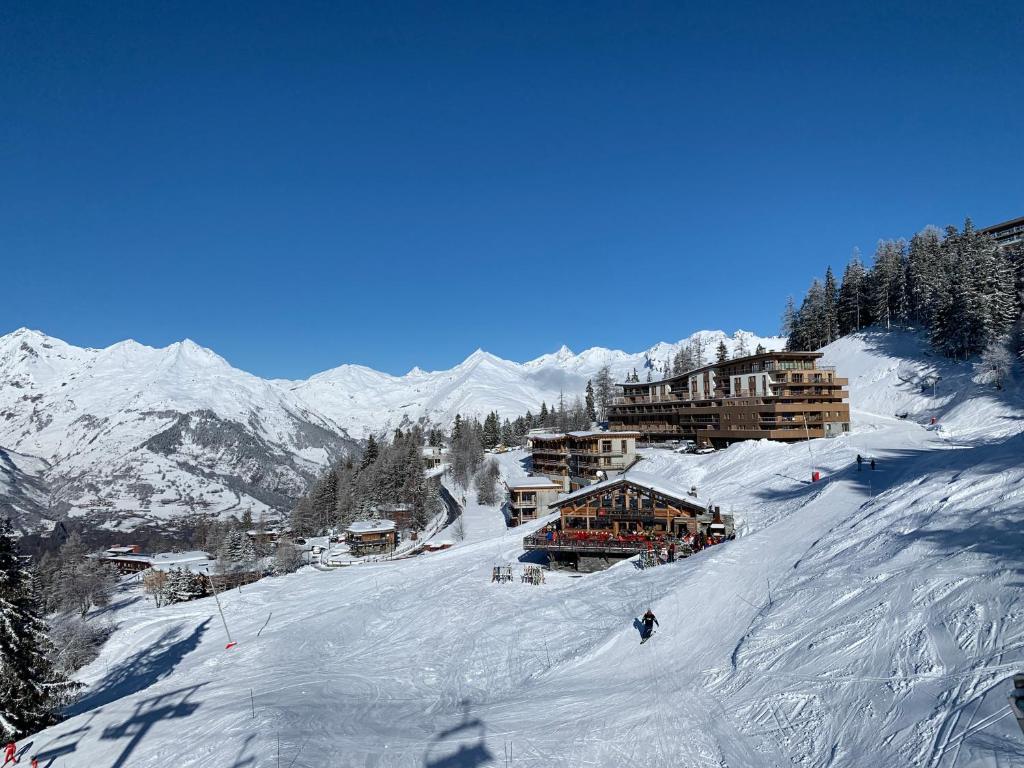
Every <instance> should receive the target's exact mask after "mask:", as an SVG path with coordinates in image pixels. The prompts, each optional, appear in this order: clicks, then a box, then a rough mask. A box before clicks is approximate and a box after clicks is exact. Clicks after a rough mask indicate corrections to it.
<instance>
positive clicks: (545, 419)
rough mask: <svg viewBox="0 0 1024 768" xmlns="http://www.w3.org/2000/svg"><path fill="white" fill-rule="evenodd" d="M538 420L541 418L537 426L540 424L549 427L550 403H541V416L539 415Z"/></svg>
mask: <svg viewBox="0 0 1024 768" xmlns="http://www.w3.org/2000/svg"><path fill="white" fill-rule="evenodd" d="M538 420H539V422H540V423H539V424H538V425H537V426H539V427H547V426H548V422H549V419H548V404H547V403H543V402H542V403H541V404H540V416H538Z"/></svg>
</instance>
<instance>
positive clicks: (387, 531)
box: [345, 520, 397, 557]
mask: <svg viewBox="0 0 1024 768" xmlns="http://www.w3.org/2000/svg"><path fill="white" fill-rule="evenodd" d="M396 533H397V531H396V527H395V522H394V520H356V521H355V522H354V523H352V524H351V525H349V527H348V528H346V529H345V540H346V541H347V542H348V546H349V551H350V552H351V553H352V554H353V555H355V556H356V557H362V556H363V555H371V554H379V553H382V552H392V551H393V550H394V548H395V544H396V543H397V537H396Z"/></svg>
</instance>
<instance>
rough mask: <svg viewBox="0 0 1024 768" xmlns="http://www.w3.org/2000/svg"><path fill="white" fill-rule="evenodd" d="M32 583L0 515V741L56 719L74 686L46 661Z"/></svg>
mask: <svg viewBox="0 0 1024 768" xmlns="http://www.w3.org/2000/svg"><path fill="white" fill-rule="evenodd" d="M31 583H32V579H31V575H30V574H29V572H28V571H27V570H26V568H25V567H24V565H23V564H22V562H21V560H20V558H19V557H18V551H17V547H16V544H15V542H14V531H13V528H12V527H11V521H10V520H8V519H6V518H4V519H0V735H2V737H3V740H4V741H5V742H6V741H14V740H16V739H20V738H22V737H24V736H27V735H29V734H32V733H35V732H37V731H40V730H42V729H43V728H46V727H47V726H50V725H53V724H54V723H56V722H57V720H58V719H59V718H58V713H59V712H60V709H61V707H62V706H63V704H64V703H65V702H66V700H67V698H68V696H70V694H71V693H72V691H73V690H74V689H75V687H77V686H76V684H74V683H71V682H69V681H68V680H67V679H65V678H64V677H63V676H62V675H61V673H60V672H59V671H58V670H57V669H56V668H55V667H54V666H53V664H52V663H51V662H50V656H51V654H52V649H53V646H52V644H51V642H50V639H49V637H48V636H47V627H46V624H45V623H44V622H43V620H42V619H41V618H40V616H39V611H38V607H37V605H36V602H35V600H34V599H33V596H32V590H31Z"/></svg>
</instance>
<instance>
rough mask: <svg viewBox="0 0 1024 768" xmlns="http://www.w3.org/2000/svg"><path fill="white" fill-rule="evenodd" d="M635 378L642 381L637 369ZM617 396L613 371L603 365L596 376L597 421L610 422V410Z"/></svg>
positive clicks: (634, 372) (595, 400)
mask: <svg viewBox="0 0 1024 768" xmlns="http://www.w3.org/2000/svg"><path fill="white" fill-rule="evenodd" d="M633 376H634V377H635V379H636V381H640V377H639V376H637V373H636V368H634V369H633ZM614 395H615V382H614V381H613V380H612V371H611V369H610V368H609V367H608V366H607V365H602V366H601V368H600V370H598V372H597V375H596V376H594V406H595V408H596V409H597V420H598V421H607V420H608V408H609V407H610V406H611V404H612V399H613V397H614Z"/></svg>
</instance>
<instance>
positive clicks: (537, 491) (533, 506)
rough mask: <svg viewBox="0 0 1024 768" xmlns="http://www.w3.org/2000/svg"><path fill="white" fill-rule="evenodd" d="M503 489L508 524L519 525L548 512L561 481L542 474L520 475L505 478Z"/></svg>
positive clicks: (556, 495)
mask: <svg viewBox="0 0 1024 768" xmlns="http://www.w3.org/2000/svg"><path fill="white" fill-rule="evenodd" d="M505 491H506V509H507V510H508V517H509V524H510V525H520V524H522V523H525V522H528V521H530V520H536V519H537V518H538V517H543V516H544V515H546V514H548V512H549V511H550V509H549V507H550V505H551V504H552V503H553V502H554V501H555V500H556V499H557V498H558V494H559V493H560V492H561V491H562V483H561V482H560V481H556V480H551V479H550V478H547V477H544V476H538V477H521V478H516V479H513V480H506V481H505Z"/></svg>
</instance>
